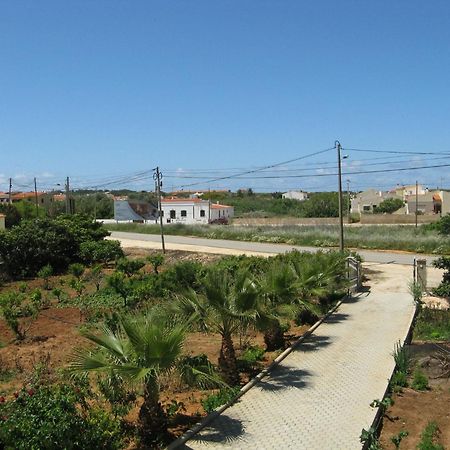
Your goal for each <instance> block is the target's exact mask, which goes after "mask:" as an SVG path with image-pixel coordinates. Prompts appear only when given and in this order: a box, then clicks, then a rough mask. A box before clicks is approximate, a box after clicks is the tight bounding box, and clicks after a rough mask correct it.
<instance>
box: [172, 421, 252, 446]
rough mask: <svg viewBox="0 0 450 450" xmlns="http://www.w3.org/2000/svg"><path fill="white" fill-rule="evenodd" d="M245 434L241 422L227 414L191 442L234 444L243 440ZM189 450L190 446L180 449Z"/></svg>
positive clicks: (208, 426) (213, 422)
mask: <svg viewBox="0 0 450 450" xmlns="http://www.w3.org/2000/svg"><path fill="white" fill-rule="evenodd" d="M244 433H245V427H244V425H243V424H242V422H241V421H240V420H237V419H233V418H231V417H229V416H227V415H226V414H221V415H220V416H217V417H216V418H215V419H214V420H213V421H212V422H211V423H210V424H209V425H207V426H206V427H205V428H203V430H202V431H201V434H196V435H195V436H193V437H192V438H191V439H190V440H191V441H197V442H220V443H224V444H232V443H233V442H236V441H238V440H240V439H241V437H242V435H243V434H244ZM179 448H183V449H189V448H191V447H189V446H188V445H186V444H185V445H184V446H183V447H179Z"/></svg>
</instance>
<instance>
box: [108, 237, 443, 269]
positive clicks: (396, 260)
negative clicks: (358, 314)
mask: <svg viewBox="0 0 450 450" xmlns="http://www.w3.org/2000/svg"><path fill="white" fill-rule="evenodd" d="M111 238H113V239H118V240H127V241H128V242H130V241H136V245H135V247H139V246H140V245H143V244H147V245H146V246H148V244H150V243H154V244H155V247H156V246H157V245H156V244H158V243H160V242H161V237H160V236H159V235H157V234H141V233H129V232H123V231H113V232H112V233H111ZM140 242H141V244H140ZM165 242H166V244H168V246H169V245H175V246H177V245H179V246H182V247H183V250H188V251H189V250H190V251H200V252H201V251H205V249H207V251H209V252H210V253H211V252H213V250H214V249H228V250H233V251H242V252H255V253H266V254H267V253H269V254H270V253H273V254H277V253H285V252H289V251H292V250H299V251H307V252H316V251H318V250H326V249H324V248H318V247H302V246H298V245H286V244H268V243H260V242H246V241H229V240H225V239H206V238H198V237H188V236H165ZM133 244H134V242H133ZM191 247H192V248H191ZM352 250H355V251H357V252H358V253H359V254H360V255H361V256H362V258H363V259H364V261H366V262H371V263H380V264H407V265H413V264H414V258H417V259H426V260H427V265H431V262H432V261H433V260H434V259H436V257H435V256H430V255H423V254H419V253H417V254H416V253H407V252H400V251H398V252H391V251H381V250H380V251H377V250H361V249H352Z"/></svg>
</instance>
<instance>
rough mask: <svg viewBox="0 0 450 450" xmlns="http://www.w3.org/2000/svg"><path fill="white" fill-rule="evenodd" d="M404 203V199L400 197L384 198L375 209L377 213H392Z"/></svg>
mask: <svg viewBox="0 0 450 450" xmlns="http://www.w3.org/2000/svg"><path fill="white" fill-rule="evenodd" d="M403 205H404V201H403V200H402V199H400V198H387V199H386V200H383V201H382V202H381V203H380V204H379V205H378V206H376V207H375V208H374V210H373V212H374V213H375V214H384V213H387V214H391V213H393V212H395V211H397V210H398V209H400V208H401V207H402V206H403Z"/></svg>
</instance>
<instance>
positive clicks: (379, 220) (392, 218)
mask: <svg viewBox="0 0 450 450" xmlns="http://www.w3.org/2000/svg"><path fill="white" fill-rule="evenodd" d="M440 218H441V216H440V215H439V214H433V215H418V216H417V223H432V222H437V221H438V220H439V219H440ZM360 223H362V224H364V225H370V224H374V225H375V224H399V225H400V224H413V223H416V217H415V216H414V215H413V214H408V215H407V214H399V215H397V214H361V220H360Z"/></svg>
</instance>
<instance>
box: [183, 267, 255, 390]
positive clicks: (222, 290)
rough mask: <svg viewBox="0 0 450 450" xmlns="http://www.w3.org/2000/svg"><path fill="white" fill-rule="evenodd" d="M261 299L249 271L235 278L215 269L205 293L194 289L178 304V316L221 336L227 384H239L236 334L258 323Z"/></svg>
mask: <svg viewBox="0 0 450 450" xmlns="http://www.w3.org/2000/svg"><path fill="white" fill-rule="evenodd" d="M258 300H259V292H258V289H257V287H256V285H255V283H254V282H253V281H252V280H250V278H249V277H248V274H247V272H238V273H237V274H236V275H235V278H234V279H232V278H231V276H230V275H229V274H228V273H227V272H220V271H218V270H217V269H215V270H214V269H213V270H211V271H209V272H208V273H207V275H206V277H205V279H204V281H203V292H202V293H197V292H195V291H193V290H191V291H189V292H188V293H187V294H186V295H185V296H183V297H180V298H179V299H178V303H177V305H176V309H177V312H178V314H179V315H180V316H181V317H182V318H184V319H188V320H189V322H190V323H191V324H197V325H199V326H200V328H201V329H202V330H203V331H206V332H212V333H218V334H220V336H221V338H222V342H221V346H220V354H219V359H218V365H219V369H220V372H221V374H222V377H223V379H224V381H225V382H226V383H227V384H229V385H231V386H235V385H238V384H239V382H240V379H239V372H238V369H237V361H236V352H235V349H234V344H233V334H234V333H236V332H237V331H238V330H239V328H240V327H245V326H248V325H249V324H253V323H255V322H256V320H257V318H258Z"/></svg>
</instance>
